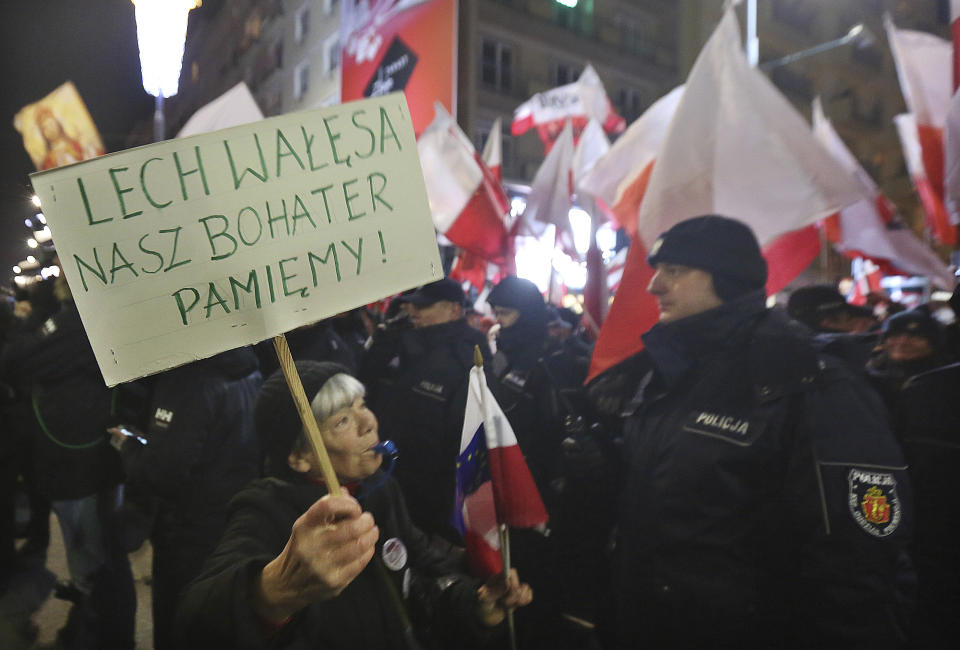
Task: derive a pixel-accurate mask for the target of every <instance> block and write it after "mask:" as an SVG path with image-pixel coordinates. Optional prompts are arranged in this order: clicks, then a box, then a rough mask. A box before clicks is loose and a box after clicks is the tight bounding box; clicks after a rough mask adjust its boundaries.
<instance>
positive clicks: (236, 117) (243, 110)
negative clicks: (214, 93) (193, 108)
mask: <svg viewBox="0 0 960 650" xmlns="http://www.w3.org/2000/svg"><path fill="white" fill-rule="evenodd" d="M262 119H263V112H261V110H260V107H259V106H257V100H255V99H254V98H253V95H252V94H250V89H249V88H247V84H245V83H244V82H242V81H241V82H240V83H238V84H237V85H236V86H234V87H233V88H231V89H230V90H228V91H227V92H225V93H223V94H222V95H220V96H219V97H217V98H216V99H215V100H213V101H212V102H210V103H209V104H207V105H206V106H203V107H201V108H199V109H198V110H197V112H196V113H194V114H193V115H192V116H190V119H189V120H187V123H186V124H184V125H183V128H182V129H180V132H179V133H177V137H178V138H185V137H187V136H190V135H197V134H200V133H210V132H211V131H219V130H220V129H226V128H229V127H231V126H240V125H241V124H249V123H251V122H259V121H260V120H262Z"/></svg>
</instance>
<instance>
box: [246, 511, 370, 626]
mask: <svg viewBox="0 0 960 650" xmlns="http://www.w3.org/2000/svg"><path fill="white" fill-rule="evenodd" d="M379 536H380V530H379V529H378V528H377V526H376V524H375V523H374V521H373V516H372V515H371V514H370V513H369V512H363V511H362V510H361V509H360V504H359V503H357V501H356V500H355V499H353V498H351V497H347V496H340V497H332V496H325V497H323V498H322V499H320V500H319V501H317V502H316V503H314V504H313V505H312V506H310V509H309V510H307V511H306V512H305V513H303V514H302V515H301V516H300V518H299V519H297V520H296V521H295V522H294V524H293V529H292V531H291V533H290V539H289V540H287V545H286V547H284V549H283V551H282V552H281V553H280V555H278V556H277V557H276V558H274V559H273V560H272V561H271V562H270V563H269V564H267V565H266V566H265V567H264V568H263V572H262V573H261V574H260V576H259V578H258V580H257V581H256V584H255V585H254V589H253V607H254V610H255V611H256V612H257V614H259V615H260V616H261V618H263V619H264V620H265V621H268V622H271V623H281V622H283V621H285V620H286V619H287V618H289V617H290V616H291V615H293V614H294V613H296V612H297V611H298V610H300V609H302V608H303V607H304V606H306V605H307V604H308V603H310V602H312V601H315V600H327V599H330V598H335V597H336V596H337V595H339V594H340V592H341V591H343V590H344V589H345V588H346V587H347V585H349V584H350V582H351V581H353V579H354V578H355V577H357V575H359V573H360V572H361V571H363V569H364V567H366V566H367V563H368V562H370V559H371V558H372V557H373V553H374V550H375V547H376V543H377V538H378V537H379Z"/></svg>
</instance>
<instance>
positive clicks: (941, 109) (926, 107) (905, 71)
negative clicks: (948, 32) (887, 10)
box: [884, 15, 953, 128]
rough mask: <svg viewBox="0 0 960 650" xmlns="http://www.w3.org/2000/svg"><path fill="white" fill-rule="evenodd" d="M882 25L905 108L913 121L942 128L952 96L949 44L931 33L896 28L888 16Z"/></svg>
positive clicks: (951, 49)
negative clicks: (912, 117) (914, 119)
mask: <svg viewBox="0 0 960 650" xmlns="http://www.w3.org/2000/svg"><path fill="white" fill-rule="evenodd" d="M884 26H885V27H886V30H887V40H888V41H889V42H890V51H891V52H892V54H893V61H894V63H895V64H896V67H897V77H898V78H899V79H900V90H901V92H903V99H904V102H906V104H907V110H908V111H909V112H911V113H913V115H914V117H915V118H916V120H917V124H920V125H924V126H934V127H937V128H943V125H944V123H945V122H946V117H947V107H948V105H949V104H950V97H951V96H952V95H953V84H952V81H951V75H952V70H953V46H952V45H951V43H950V41H948V40H945V39H942V38H940V37H938V36H934V35H933V34H928V33H926V32H918V31H914V30H911V29H897V27H896V26H895V25H894V24H893V21H892V20H891V19H890V16H889V15H886V16H884Z"/></svg>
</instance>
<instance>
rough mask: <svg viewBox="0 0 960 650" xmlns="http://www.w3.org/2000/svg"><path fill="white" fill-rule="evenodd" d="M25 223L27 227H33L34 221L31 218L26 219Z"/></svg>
mask: <svg viewBox="0 0 960 650" xmlns="http://www.w3.org/2000/svg"><path fill="white" fill-rule="evenodd" d="M23 225H25V226H26V227H27V228H33V222H32V221H30V220H29V219H24V220H23Z"/></svg>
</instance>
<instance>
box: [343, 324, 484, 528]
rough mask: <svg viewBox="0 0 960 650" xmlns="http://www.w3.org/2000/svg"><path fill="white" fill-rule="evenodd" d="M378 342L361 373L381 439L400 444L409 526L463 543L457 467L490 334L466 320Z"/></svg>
mask: <svg viewBox="0 0 960 650" xmlns="http://www.w3.org/2000/svg"><path fill="white" fill-rule="evenodd" d="M386 334H387V336H386V337H385V336H383V335H382V334H381V336H380V337H378V338H377V339H375V343H374V345H373V347H372V348H371V349H370V351H369V353H368V355H367V357H366V360H365V363H364V370H363V372H362V373H361V379H362V380H363V382H364V383H365V384H366V386H367V403H368V404H369V406H370V408H371V410H372V411H373V412H374V414H376V416H377V419H378V420H379V422H380V437H381V438H382V439H390V440H393V441H394V442H395V443H396V444H397V448H398V451H399V454H400V455H399V459H398V461H397V466H396V470H395V472H394V476H395V477H396V479H397V482H398V483H399V484H400V486H401V487H402V488H403V494H404V497H405V498H406V501H407V505H408V507H409V510H410V518H411V519H413V521H414V523H416V525H417V526H418V527H419V528H420V529H421V530H423V531H424V532H425V533H428V534H432V535H439V536H440V537H443V538H444V539H446V540H448V541H450V542H453V543H458V542H459V541H460V538H459V534H458V533H457V532H456V530H455V529H454V528H453V526H452V524H451V523H450V522H451V517H452V514H453V500H454V493H455V490H456V476H455V467H456V460H457V456H458V455H459V453H460V438H461V436H462V434H463V413H464V409H465V408H466V403H467V385H468V381H467V380H468V377H469V373H470V368H471V367H472V366H473V349H474V346H480V350H481V352H482V353H483V354H484V355H486V352H487V343H486V339H485V338H484V336H483V334H482V333H480V332H479V331H477V330H475V329H473V328H472V327H470V325H468V324H467V322H466V320H464V319H460V320H457V321H453V322H449V323H443V324H440V325H433V326H430V327H424V328H420V329H410V330H404V331H401V332H397V333H390V332H388V333H386Z"/></svg>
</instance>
